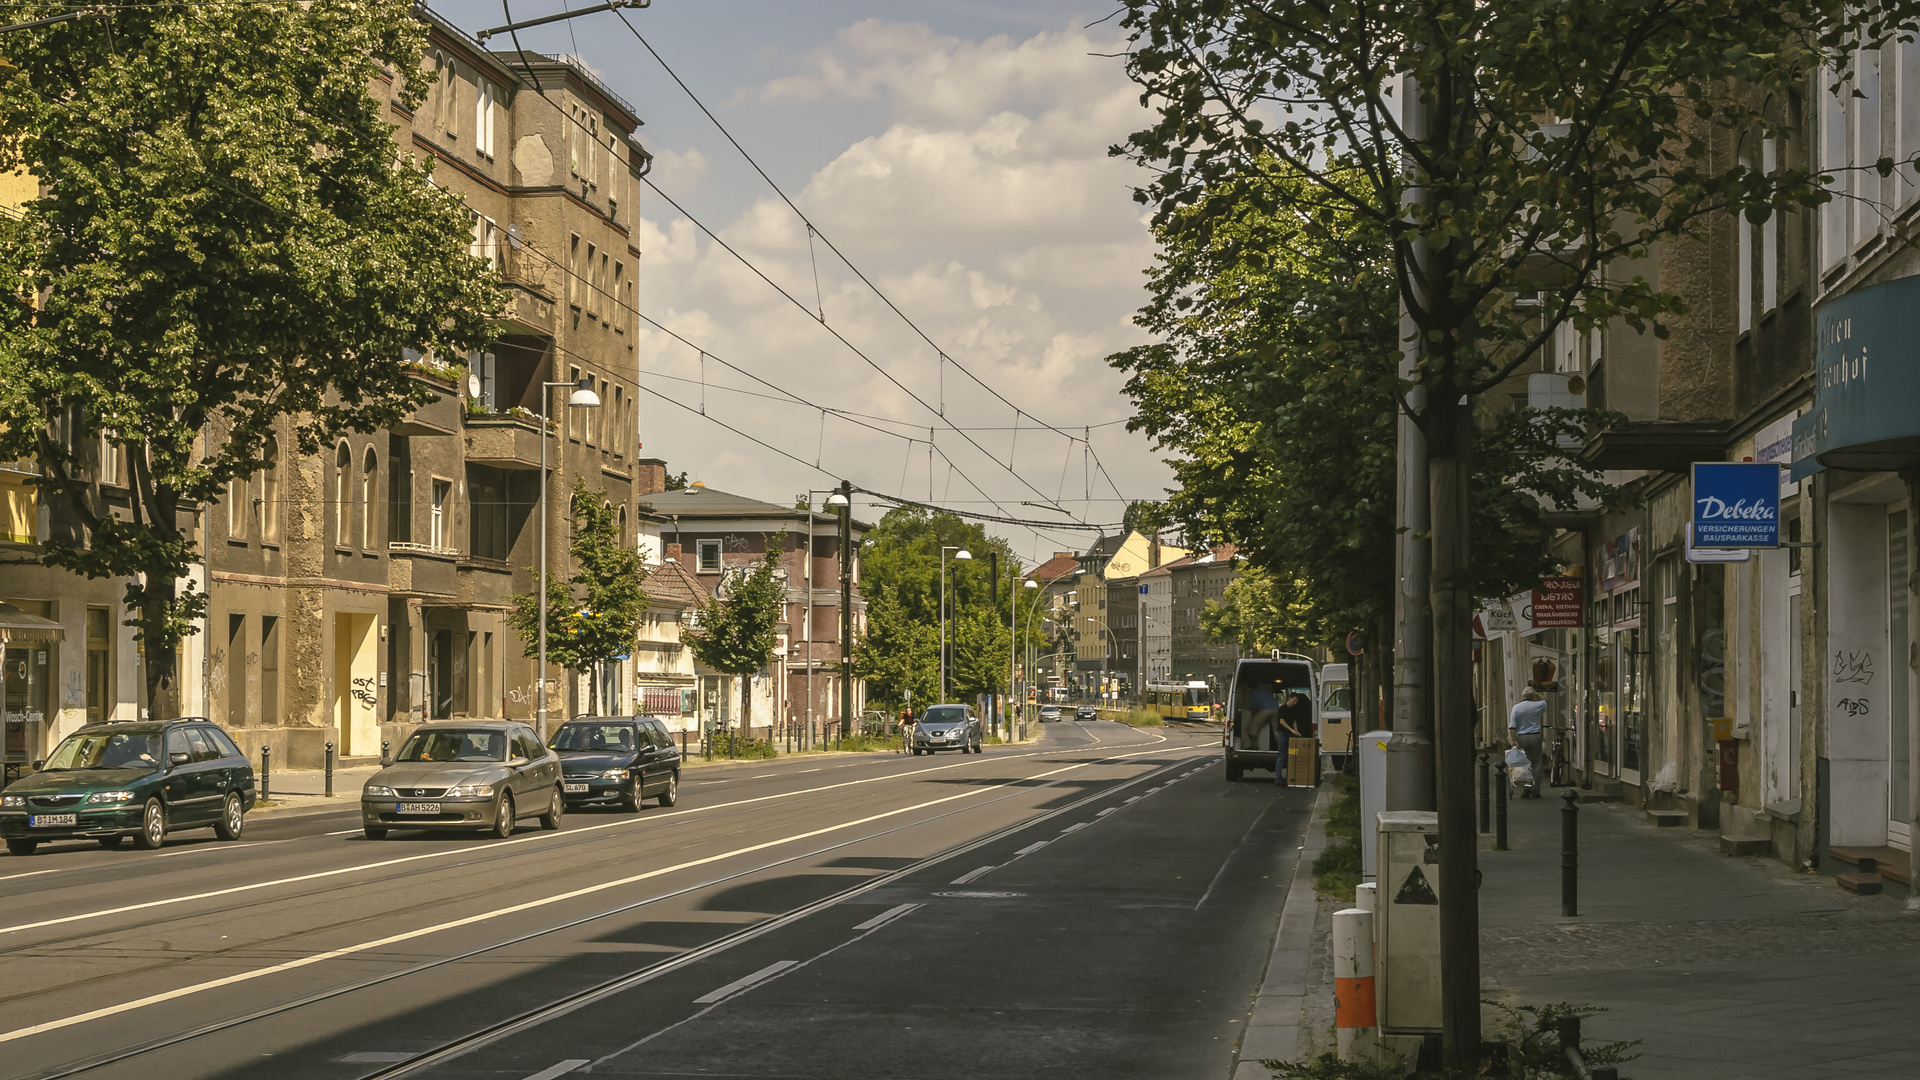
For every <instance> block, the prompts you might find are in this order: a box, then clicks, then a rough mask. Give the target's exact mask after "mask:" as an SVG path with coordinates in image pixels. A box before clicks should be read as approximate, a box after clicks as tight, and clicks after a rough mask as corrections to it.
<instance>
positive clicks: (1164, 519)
mask: <svg viewBox="0 0 1920 1080" xmlns="http://www.w3.org/2000/svg"><path fill="white" fill-rule="evenodd" d="M1172 524H1173V514H1172V513H1171V512H1170V511H1169V510H1168V508H1167V504H1166V503H1163V502H1153V501H1151V500H1139V501H1136V502H1130V503H1128V504H1127V512H1126V513H1125V514H1123V515H1122V516H1121V518H1120V529H1121V531H1122V532H1125V533H1136V532H1137V533H1139V534H1141V535H1142V536H1149V537H1150V536H1153V535H1154V534H1155V533H1158V532H1161V531H1162V530H1164V529H1166V528H1167V526H1169V525H1172Z"/></svg>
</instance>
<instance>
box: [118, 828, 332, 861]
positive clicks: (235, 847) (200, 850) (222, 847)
mask: <svg viewBox="0 0 1920 1080" xmlns="http://www.w3.org/2000/svg"><path fill="white" fill-rule="evenodd" d="M353 831H354V832H359V831H360V830H359V829H355V830H353ZM284 843H286V841H285V840H255V841H254V842H253V843H251V844H219V845H213V844H208V845H205V846H203V847H194V848H181V849H180V850H179V851H169V852H166V853H164V854H161V855H155V856H154V858H156V859H171V858H173V857H174V856H176V855H204V854H206V853H207V852H209V851H239V850H240V849H241V848H248V847H265V846H266V845H268V844H284Z"/></svg>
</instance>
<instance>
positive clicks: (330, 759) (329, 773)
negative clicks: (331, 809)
mask: <svg viewBox="0 0 1920 1080" xmlns="http://www.w3.org/2000/svg"><path fill="white" fill-rule="evenodd" d="M327 798H329V799H331V798H333V744H332V743H328V744H327Z"/></svg>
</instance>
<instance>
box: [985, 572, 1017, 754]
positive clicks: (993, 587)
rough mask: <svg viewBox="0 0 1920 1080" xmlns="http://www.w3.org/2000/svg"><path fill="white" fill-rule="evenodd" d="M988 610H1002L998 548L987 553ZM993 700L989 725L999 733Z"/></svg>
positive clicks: (998, 722) (989, 714) (988, 697)
mask: <svg viewBox="0 0 1920 1080" xmlns="http://www.w3.org/2000/svg"><path fill="white" fill-rule="evenodd" d="M987 610H989V611H998V610H1000V549H998V548H995V549H993V550H992V551H989V552H987ZM1007 686H1008V688H1009V689H1011V688H1012V686H1013V684H1012V683H1011V682H1009V683H1008V684H1007ZM993 698H994V695H993V694H988V695H987V724H988V726H989V727H991V728H993V729H994V730H996V731H997V730H999V727H1000V721H999V720H998V719H997V718H996V717H995V716H994V715H993Z"/></svg>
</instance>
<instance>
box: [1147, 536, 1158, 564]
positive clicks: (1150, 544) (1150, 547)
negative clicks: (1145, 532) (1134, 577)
mask: <svg viewBox="0 0 1920 1080" xmlns="http://www.w3.org/2000/svg"><path fill="white" fill-rule="evenodd" d="M1159 567H1160V534H1159V533H1158V532H1155V533H1154V534H1153V539H1151V540H1149V541H1147V569H1149V570H1157V569H1159Z"/></svg>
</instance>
